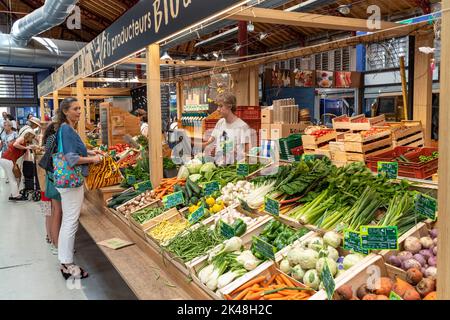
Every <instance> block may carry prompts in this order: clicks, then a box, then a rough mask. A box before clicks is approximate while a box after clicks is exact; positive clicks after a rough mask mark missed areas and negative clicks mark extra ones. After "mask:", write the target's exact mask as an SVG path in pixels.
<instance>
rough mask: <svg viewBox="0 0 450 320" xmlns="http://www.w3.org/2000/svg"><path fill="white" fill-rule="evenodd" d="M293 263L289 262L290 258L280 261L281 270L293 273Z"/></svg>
mask: <svg viewBox="0 0 450 320" xmlns="http://www.w3.org/2000/svg"><path fill="white" fill-rule="evenodd" d="M291 269H292V268H291V265H290V264H289V260H288V259H283V261H281V263H280V270H281V271H283V272H284V273H287V274H289V273H291Z"/></svg>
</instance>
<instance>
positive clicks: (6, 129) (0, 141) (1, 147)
mask: <svg viewBox="0 0 450 320" xmlns="http://www.w3.org/2000/svg"><path fill="white" fill-rule="evenodd" d="M17 137H18V134H17V132H15V131H13V129H12V123H11V121H9V120H6V121H5V122H4V123H3V132H2V134H1V135H0V151H1V153H3V152H5V151H6V150H7V149H8V146H9V144H10V143H11V142H13V141H14V140H16V139H17Z"/></svg>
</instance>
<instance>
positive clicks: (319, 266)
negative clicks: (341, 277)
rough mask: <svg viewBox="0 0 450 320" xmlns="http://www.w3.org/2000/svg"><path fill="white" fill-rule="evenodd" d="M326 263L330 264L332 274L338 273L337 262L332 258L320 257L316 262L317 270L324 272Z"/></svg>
mask: <svg viewBox="0 0 450 320" xmlns="http://www.w3.org/2000/svg"><path fill="white" fill-rule="evenodd" d="M325 263H326V264H327V265H328V269H329V270H330V272H331V275H332V276H334V275H335V274H336V273H337V264H336V262H335V261H334V260H333V259H331V258H320V259H319V260H317V263H316V270H317V272H318V273H319V274H321V273H322V270H323V268H324V267H325Z"/></svg>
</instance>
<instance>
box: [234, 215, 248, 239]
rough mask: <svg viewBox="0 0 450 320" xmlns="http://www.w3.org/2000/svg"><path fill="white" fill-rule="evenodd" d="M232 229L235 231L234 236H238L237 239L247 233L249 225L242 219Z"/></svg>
mask: <svg viewBox="0 0 450 320" xmlns="http://www.w3.org/2000/svg"><path fill="white" fill-rule="evenodd" d="M232 227H233V229H234V234H235V235H236V237H240V236H242V235H243V234H244V233H245V231H247V224H246V223H245V222H244V220H242V219H237V220H236V221H235V222H234V223H233V225H232Z"/></svg>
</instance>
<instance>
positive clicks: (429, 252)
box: [419, 249, 433, 260]
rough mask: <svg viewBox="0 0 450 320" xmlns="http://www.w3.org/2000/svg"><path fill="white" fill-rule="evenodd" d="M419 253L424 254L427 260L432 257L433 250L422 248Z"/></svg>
mask: <svg viewBox="0 0 450 320" xmlns="http://www.w3.org/2000/svg"><path fill="white" fill-rule="evenodd" d="M419 254H420V255H422V257H424V258H425V260H428V259H429V258H430V257H432V256H433V251H432V250H430V249H422V250H420V251H419Z"/></svg>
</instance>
